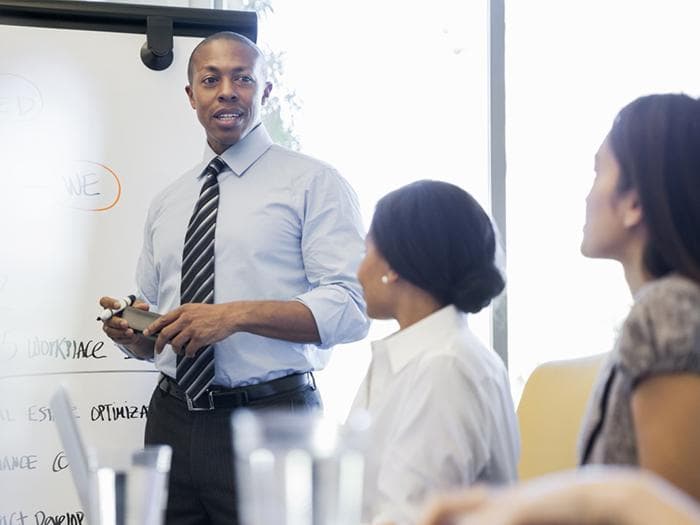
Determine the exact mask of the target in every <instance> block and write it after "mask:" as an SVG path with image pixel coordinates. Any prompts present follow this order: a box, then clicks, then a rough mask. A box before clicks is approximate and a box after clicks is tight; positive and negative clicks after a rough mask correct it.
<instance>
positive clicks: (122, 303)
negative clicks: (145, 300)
mask: <svg viewBox="0 0 700 525" xmlns="http://www.w3.org/2000/svg"><path fill="white" fill-rule="evenodd" d="M134 301H136V296H135V295H130V296H128V297H125V298H124V299H120V300H119V308H105V309H104V310H102V313H101V314H100V315H98V316H97V320H98V321H102V322H105V321H109V320H110V319H111V318H112V317H113V316H115V315H117V314H118V313H119V312H121V311H122V310H124V308H126V307H127V306H131V305H132V304H134Z"/></svg>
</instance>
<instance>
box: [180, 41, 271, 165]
mask: <svg viewBox="0 0 700 525" xmlns="http://www.w3.org/2000/svg"><path fill="white" fill-rule="evenodd" d="M271 89H272V85H271V84H270V83H268V82H265V74H264V71H263V60H262V58H261V57H260V56H259V55H258V53H257V52H256V51H255V49H253V48H251V47H249V46H247V45H246V44H244V43H242V42H238V41H236V40H226V39H219V40H213V41H211V42H209V43H207V44H205V45H204V46H202V47H200V48H199V49H198V50H197V52H196V54H195V56H194V57H192V80H191V84H190V85H189V86H187V87H186V88H185V91H187V95H188V97H189V99H190V105H191V106H192V108H193V109H195V110H196V111H197V118H198V119H199V122H201V124H202V126H203V127H204V130H205V131H206V134H207V141H208V142H209V145H210V146H211V148H212V149H213V150H214V152H215V153H217V154H220V153H223V152H224V151H225V150H226V149H227V148H228V147H229V146H232V145H233V144H235V143H236V142H238V141H239V140H241V139H242V138H243V137H245V136H246V135H247V134H248V132H250V130H251V129H253V128H254V127H255V126H257V125H258V124H259V123H260V111H261V107H262V105H263V104H264V103H265V101H266V100H267V98H268V96H269V95H270V91H271Z"/></svg>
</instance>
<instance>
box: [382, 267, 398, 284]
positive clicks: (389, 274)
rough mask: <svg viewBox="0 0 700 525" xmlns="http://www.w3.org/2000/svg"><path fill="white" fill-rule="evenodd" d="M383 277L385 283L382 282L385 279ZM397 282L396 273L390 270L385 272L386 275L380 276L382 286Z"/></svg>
mask: <svg viewBox="0 0 700 525" xmlns="http://www.w3.org/2000/svg"><path fill="white" fill-rule="evenodd" d="M383 277H386V282H384V281H385V279H384V278H383ZM398 280H399V274H398V273H396V272H395V271H394V270H392V269H391V268H389V270H387V271H386V273H385V274H384V275H383V276H382V282H384V284H391V283H395V282H396V281H398Z"/></svg>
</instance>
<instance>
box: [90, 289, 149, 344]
mask: <svg viewBox="0 0 700 525" xmlns="http://www.w3.org/2000/svg"><path fill="white" fill-rule="evenodd" d="M100 306H101V307H102V308H111V309H116V308H119V307H120V306H121V305H120V303H119V299H115V298H114V297H102V298H101V299H100ZM132 306H133V307H134V308H138V309H139V310H144V311H148V305H147V304H146V303H144V302H141V301H138V300H137V301H135V302H134V304H133V305H132ZM102 330H103V331H104V333H105V334H107V337H109V338H110V339H111V340H112V341H114V342H115V343H117V344H120V345H125V346H129V345H132V344H136V343H139V341H140V337H139V335H138V334H136V333H134V331H133V330H132V329H131V328H129V324H128V323H127V322H126V321H125V320H124V319H122V318H121V317H120V316H118V315H113V316H112V317H111V318H109V319H108V320H107V321H104V322H103V323H102Z"/></svg>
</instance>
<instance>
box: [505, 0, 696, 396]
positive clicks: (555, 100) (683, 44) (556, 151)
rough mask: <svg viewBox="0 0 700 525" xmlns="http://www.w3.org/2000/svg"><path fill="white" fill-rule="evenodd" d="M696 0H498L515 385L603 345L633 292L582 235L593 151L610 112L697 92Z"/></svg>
mask: <svg viewBox="0 0 700 525" xmlns="http://www.w3.org/2000/svg"><path fill="white" fill-rule="evenodd" d="M698 15H700V5H698V3H697V2H696V1H694V0H671V1H664V2H660V1H647V2H639V1H635V0H617V1H615V2H604V1H602V0H595V1H589V2H558V1H555V0H531V1H529V2H520V1H510V2H507V3H506V118H507V120H506V130H507V137H506V146H507V163H508V175H507V213H508V236H507V237H508V299H509V305H508V340H509V343H508V361H509V370H510V376H511V382H512V386H513V390H514V392H515V393H516V395H518V394H519V392H520V390H521V389H522V386H523V384H524V381H525V380H526V379H527V377H528V375H529V374H530V372H531V371H532V370H533V369H534V368H535V366H537V365H538V364H540V363H542V362H545V361H550V360H554V359H566V358H573V357H577V356H583V355H590V354H595V353H599V352H604V351H608V350H611V349H612V345H613V342H614V338H615V330H616V329H617V328H618V327H619V325H620V322H621V321H622V320H623V319H624V317H625V315H626V313H627V310H628V308H629V306H630V305H631V302H632V299H631V297H630V293H629V290H628V289H627V286H626V284H625V281H624V277H623V275H622V269H621V267H620V265H619V264H617V263H614V262H610V261H598V260H595V261H594V260H587V259H584V258H583V256H582V255H580V253H579V245H580V242H581V236H582V226H583V223H584V212H585V203H584V199H585V197H586V195H587V193H588V190H589V188H590V185H591V183H592V181H593V155H594V154H595V152H596V150H597V148H598V146H599V145H600V143H601V142H602V140H603V138H604V136H605V134H606V133H607V132H608V130H609V129H610V126H611V125H612V121H613V118H614V116H615V114H616V113H617V111H618V110H619V109H621V108H622V106H624V105H625V104H627V103H628V102H631V101H632V100H633V99H634V98H636V97H638V96H640V95H645V94H649V93H654V92H679V91H684V92H687V93H689V94H691V95H695V96H697V95H698V91H699V89H698V83H699V82H700V74H699V73H698V71H697V67H696V63H697V42H698V41H697V30H696V21H697V19H698Z"/></svg>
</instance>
